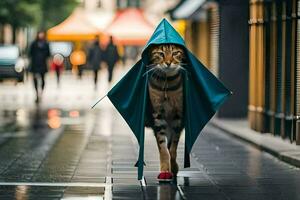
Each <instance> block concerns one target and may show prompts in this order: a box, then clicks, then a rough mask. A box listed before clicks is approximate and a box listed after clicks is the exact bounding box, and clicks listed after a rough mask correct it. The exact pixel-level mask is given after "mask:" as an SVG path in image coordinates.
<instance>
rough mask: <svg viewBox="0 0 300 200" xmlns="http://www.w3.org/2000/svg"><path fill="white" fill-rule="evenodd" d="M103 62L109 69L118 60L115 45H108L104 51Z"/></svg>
mask: <svg viewBox="0 0 300 200" xmlns="http://www.w3.org/2000/svg"><path fill="white" fill-rule="evenodd" d="M104 58H105V62H106V63H107V65H108V67H109V68H113V67H114V66H115V64H116V62H118V60H119V59H120V55H119V53H118V50H117V47H116V45H114V44H113V43H109V44H108V45H107V47H106V49H105V57H104Z"/></svg>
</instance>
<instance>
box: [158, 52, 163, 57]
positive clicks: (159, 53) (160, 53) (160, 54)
mask: <svg viewBox="0 0 300 200" xmlns="http://www.w3.org/2000/svg"><path fill="white" fill-rule="evenodd" d="M157 53H158V55H159V56H161V57H164V56H165V54H164V53H163V52H157Z"/></svg>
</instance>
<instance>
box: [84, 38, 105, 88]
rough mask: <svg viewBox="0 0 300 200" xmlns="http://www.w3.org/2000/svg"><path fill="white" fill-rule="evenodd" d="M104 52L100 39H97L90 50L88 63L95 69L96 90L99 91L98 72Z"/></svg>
mask: <svg viewBox="0 0 300 200" xmlns="http://www.w3.org/2000/svg"><path fill="white" fill-rule="evenodd" d="M102 54H103V50H102V49H101V47H100V45H99V38H98V37H97V38H96V39H95V41H94V43H93V46H92V47H91V48H90V49H89V52H88V58H87V60H88V63H89V65H90V66H91V67H92V68H93V71H94V83H95V90H96V89H97V82H98V71H99V69H100V65H101V61H102V56H103V55H102Z"/></svg>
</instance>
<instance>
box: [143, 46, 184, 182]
mask: <svg viewBox="0 0 300 200" xmlns="http://www.w3.org/2000/svg"><path fill="white" fill-rule="evenodd" d="M149 58H150V59H149V60H150V64H149V67H150V70H151V71H152V73H149V74H150V75H149V81H148V92H149V98H150V104H151V114H150V117H151V118H152V119H151V123H150V127H151V128H152V129H153V132H154V135H155V137H156V141H157V146H158V150H159V156H160V172H161V173H165V172H167V173H172V174H171V175H172V176H173V175H174V176H176V175H177V173H178V164H177V162H176V156H177V146H178V142H179V138H180V133H181V131H182V130H183V128H184V123H183V77H182V73H181V71H182V70H181V69H182V68H183V67H182V65H183V62H184V59H185V54H184V50H183V49H182V48H181V47H180V46H178V45H174V44H162V45H155V46H152V47H151V48H150V51H149ZM150 70H149V71H150ZM158 178H159V177H158Z"/></svg>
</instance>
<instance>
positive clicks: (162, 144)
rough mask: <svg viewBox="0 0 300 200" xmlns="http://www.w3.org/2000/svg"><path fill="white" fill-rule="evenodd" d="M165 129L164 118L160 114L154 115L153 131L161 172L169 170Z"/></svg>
mask: <svg viewBox="0 0 300 200" xmlns="http://www.w3.org/2000/svg"><path fill="white" fill-rule="evenodd" d="M167 131H168V130H167V122H166V121H165V120H164V119H161V118H160V115H158V116H156V119H155V120H154V133H155V137H156V141H157V146H158V150H159V158H160V171H161V172H170V171H171V170H170V153H169V149H168V137H167Z"/></svg>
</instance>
